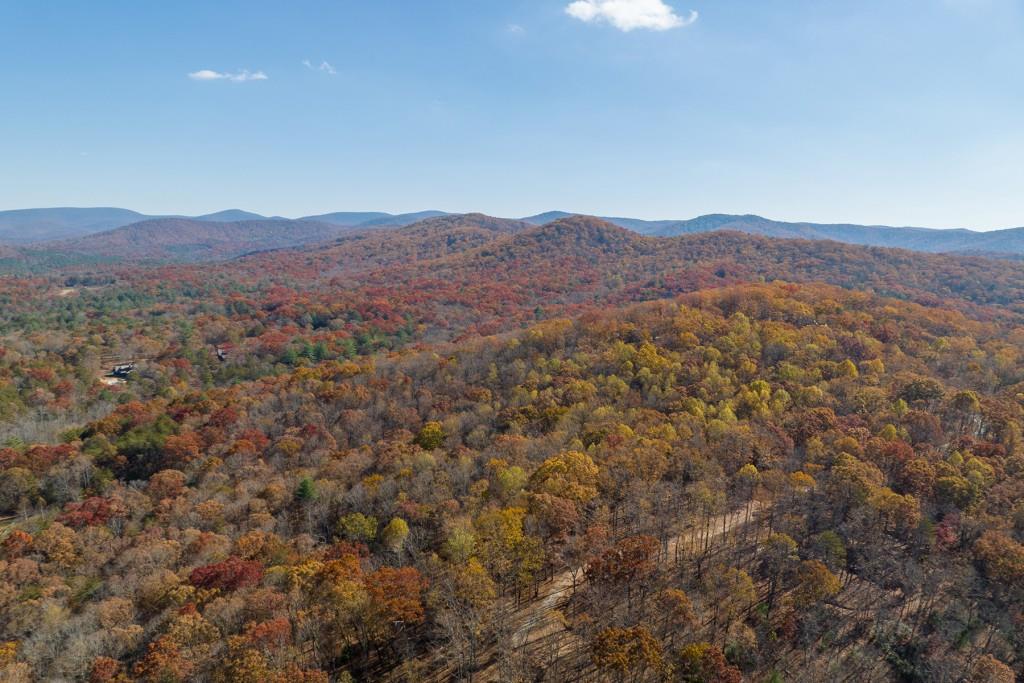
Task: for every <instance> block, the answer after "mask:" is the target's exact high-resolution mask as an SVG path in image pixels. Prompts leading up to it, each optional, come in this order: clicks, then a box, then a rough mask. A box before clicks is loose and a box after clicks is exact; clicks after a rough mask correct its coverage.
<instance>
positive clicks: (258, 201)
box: [0, 0, 1024, 229]
mask: <svg viewBox="0 0 1024 683" xmlns="http://www.w3.org/2000/svg"><path fill="white" fill-rule="evenodd" d="M214 5H215V6H214ZM1022 58H1024V6H1022V5H1021V4H1020V3H1019V2H1015V1H1014V0H926V1H924V2H914V3H911V2H881V1H879V0H868V1H866V2H862V3H856V4H853V3H850V4H846V3H843V4H839V3H820V2H818V3H815V2H811V1H809V0H807V1H804V0H801V1H797V2H792V3H786V6H785V7H782V6H777V5H776V4H769V3H755V2H751V1H749V0H745V1H741V0H692V1H691V0H666V1H664V2H663V1H662V0H629V1H626V2H621V3H618V4H613V3H606V2H603V1H602V0H577V1H576V2H570V1H569V0H519V1H508V2H500V3H477V2H472V1H471V0H454V1H451V2H446V3H412V2H391V3H356V2H329V1H326V0H309V1H306V2H299V3H290V4H289V6H288V7H284V6H282V5H280V4H279V3H274V2H270V1H269V0H263V1H258V2H240V1H238V0H231V1H228V2H222V3H216V4H214V3H200V2H196V1H194V0H186V1H182V2H178V3H173V4H163V5H152V4H151V3H145V4H141V3H140V4H128V5H125V4H116V5H115V4H113V3H91V4H89V5H85V4H82V3H73V2H69V1H68V0H61V1H58V2H53V3H47V4H46V5H41V4H39V3H27V2H21V3H6V4H4V5H3V6H0V59H3V61H4V63H5V64H7V65H8V67H7V68H5V69H0V88H2V90H3V92H4V93H5V105H6V106H5V107H3V109H2V110H0V131H3V134H2V135H0V153H2V156H3V158H4V163H3V164H2V165H0V208H4V209H14V208H27V207H37V206H124V207H127V208H131V209H135V210H137V211H141V212H145V213H150V214H163V213H190V214H202V213H207V212H212V211H217V210H221V209H225V208H228V207H236V206H237V207H239V208H242V209H246V210H250V211H255V212H259V213H263V214H268V215H272V214H279V215H287V216H301V215H309V214H317V213H323V212H329V211H339V210H369V209H374V210H377V209H379V210H384V211H390V212H396V213H397V212H405V211H417V210H422V209H427V208H438V209H443V210H446V211H458V212H462V211H473V210H477V211H483V212H485V213H488V214H493V215H502V216H523V215H529V214H533V213H538V212H541V211H547V210H553V209H564V210H567V211H580V212H586V213H592V214H596V215H614V216H631V217H636V218H645V219H667V218H689V217H693V216H697V215H700V214H705V213H718V212H721V213H738V214H739V213H755V214H759V215H763V216H767V217H770V218H773V219H778V220H801V221H817V222H828V223H836V222H851V223H862V224H887V225H914V226H922V227H968V228H974V229H991V228H1005V227H1013V226H1017V225H1021V224H1024V194H1022V193H1021V192H1020V191H1019V190H1020V188H1021V187H1024V169H1022V167H1021V165H1020V163H1019V159H1020V158H1022V157H1024V131H1022V130H1021V127H1020V124H1019V112H1020V111H1021V108H1022V107H1021V105H1022V104H1024V91H1022V89H1021V87H1020V80H1019V69H1020V65H1021V64H1022V62H1024V60H1022Z"/></svg>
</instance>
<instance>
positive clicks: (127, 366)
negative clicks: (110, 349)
mask: <svg viewBox="0 0 1024 683" xmlns="http://www.w3.org/2000/svg"><path fill="white" fill-rule="evenodd" d="M133 372H135V363H119V364H118V365H115V366H114V367H113V369H111V371H110V372H108V373H107V377H117V378H118V379H125V378H127V377H128V375H130V374H132V373H133Z"/></svg>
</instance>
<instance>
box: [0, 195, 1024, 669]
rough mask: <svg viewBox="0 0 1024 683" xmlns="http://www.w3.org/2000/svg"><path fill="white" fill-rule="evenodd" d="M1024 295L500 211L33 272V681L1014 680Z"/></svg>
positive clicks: (811, 255)
mask: <svg viewBox="0 0 1024 683" xmlns="http://www.w3.org/2000/svg"><path fill="white" fill-rule="evenodd" d="M1022 302H1024V263H1021V262H1018V261H1009V260H995V259H987V258H983V257H968V256H953V255H939V254H924V253H917V252H910V251H903V250H895V249H884V248H875V247H861V246H854V245H843V244H838V243H834V242H826V241H813V242H812V241H805V240H780V239H773V238H767V237H758V236H752V235H745V234H740V233H731V232H720V233H710V234H696V235H685V236H679V237H644V236H640V235H638V234H636V233H632V232H629V231H627V230H624V229H622V228H619V227H616V226H614V225H611V224H608V223H605V222H603V221H600V220H597V219H592V218H585V217H569V218H565V219H561V220H558V221H555V222H553V223H549V224H546V225H542V226H534V225H530V224H528V223H523V222H519V221H508V220H502V219H495V218H490V217H487V216H481V215H474V214H470V215H465V216H442V217H438V218H431V219H428V220H425V221H422V222H419V223H414V224H412V225H409V226H407V227H402V228H396V229H388V230H377V229H366V230H353V231H350V232H346V233H345V234H342V235H340V236H335V237H333V238H332V239H331V240H330V241H328V242H326V243H319V244H316V245H311V246H300V247H296V248H291V249H280V250H272V251H267V252H261V253H255V254H249V255H245V256H241V257H239V258H234V259H231V260H227V261H220V262H215V263H162V264H155V263H145V262H138V261H132V260H130V259H120V260H116V261H113V262H109V263H92V264H89V263H74V264H70V263H65V264H58V263H55V264H51V265H49V266H47V267H41V268H40V269H38V270H36V271H35V272H33V273H31V274H22V275H9V276H6V277H3V278H0V516H2V519H0V577H2V581H0V679H3V680H10V681H50V680H57V681H60V680H69V681H70V680H76V681H91V682H94V683H100V682H110V681H135V680H138V681H153V682H161V683H163V682H177V681H182V682H184V681H251V682H253V683H255V682H258V681H281V682H284V681H308V682H317V683H319V682H326V681H376V680H380V681H395V682H397V681H410V682H411V681H445V680H458V681H514V682H518V681H522V682H524V683H525V682H527V681H550V682H554V681H616V682H618V681H631V682H636V683H639V682H642V681H686V682H694V683H700V682H704V683H718V682H722V683H726V682H728V683H738V682H739V681H756V682H758V683H760V682H768V681H772V682H782V681H826V680H827V681H900V682H902V681H907V682H913V681H948V682H949V683H954V682H960V681H970V682H972V683H975V682H976V683H983V682H988V681H992V682H1000V683H1001V682H1009V681H1014V680H1016V678H1015V677H1016V675H1017V674H1019V673H1021V672H1024V502H1022V501H1024V369H1022V358H1024V304H1022ZM119 365H120V366H129V367H130V369H128V370H126V371H124V372H123V373H120V374H118V373H115V372H113V368H114V367H115V366H119Z"/></svg>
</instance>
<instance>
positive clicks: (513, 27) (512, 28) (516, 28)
mask: <svg viewBox="0 0 1024 683" xmlns="http://www.w3.org/2000/svg"><path fill="white" fill-rule="evenodd" d="M505 30H506V31H507V32H508V33H511V34H512V35H514V36H519V35H522V34H524V33H526V29H525V28H523V27H522V26H520V25H519V24H509V25H508V26H506V27H505Z"/></svg>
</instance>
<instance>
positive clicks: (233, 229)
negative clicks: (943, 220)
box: [0, 207, 1024, 260]
mask: <svg viewBox="0 0 1024 683" xmlns="http://www.w3.org/2000/svg"><path fill="white" fill-rule="evenodd" d="M448 215H458V214H448V213H446V212H444V211H420V212H415V213H405V214H390V213H385V212H381V211H349V212H337V213H326V214H320V215H316V216H305V217H302V218H297V219H287V218H281V217H279V216H275V217H267V216H262V215H260V214H256V213H252V212H248V211H242V210H240V209H228V210H226V211H219V212H217V213H211V214H205V215H202V216H194V217H186V216H147V215H145V214H141V213H138V212H136V211H130V210H128V209H120V208H111V207H104V208H48V209H20V210H14V211H0V245H4V248H3V249H0V257H10V256H11V254H12V253H18V251H17V250H12V249H11V247H16V248H23V249H24V248H27V251H29V252H38V251H39V250H45V251H58V252H63V253H79V252H81V253H89V254H92V253H99V252H101V251H102V249H106V248H108V247H110V248H116V249H118V250H119V251H121V250H123V251H124V252H125V253H124V255H126V256H127V255H129V254H135V253H136V252H142V251H146V252H147V253H148V256H149V257H151V258H171V259H179V258H185V259H189V260H192V259H200V260H203V259H206V258H226V257H230V256H233V255H238V254H241V253H246V252H248V251H253V250H259V249H274V248H282V247H289V246H297V245H300V244H307V243H310V242H312V241H316V240H321V239H322V240H327V239H330V238H332V237H335V236H338V235H341V234H344V233H347V232H352V231H359V230H366V229H373V228H387V227H404V226H407V225H411V224H413V223H418V222H420V221H423V220H426V219H430V218H436V217H440V216H448ZM572 215H575V214H571V213H569V212H565V211H549V212H546V213H541V214H537V215H535V216H528V217H526V218H522V219H519V221H520V222H521V223H527V224H532V225H544V224H547V223H550V222H552V221H555V220H559V219H563V218H566V217H569V216H572ZM601 218H602V220H604V221H607V222H608V223H611V224H613V225H617V226H619V227H622V228H626V229H628V230H632V231H634V232H637V233H640V234H643V235H651V236H659V237H668V236H675V235H686V234H694V233H705V232H714V231H718V230H733V231H738V232H744V233H748V234H753V235H761V236H765V237H778V238H799V239H811V240H834V241H837V242H845V243H848V244H858V245H865V246H881V247H897V248H902V249H911V250H915V251H925V252H934V253H961V254H983V255H1002V256H1011V255H1012V256H1024V228H1009V229H1005V230H992V231H988V232H980V231H974V230H965V229H948V230H943V229H932V228H912V227H890V226H881V225H872V226H865V225H852V224H843V223H840V224H823V223H806V222H800V223H791V222H784V221H775V220H771V219H768V218H763V217H761V216H755V215H743V216H739V215H729V214H710V215H706V216H699V217H697V218H692V219H688V220H660V221H649V220H642V219H637V218H627V217H601ZM213 223H216V224H219V225H220V227H218V228H216V229H214V228H212V227H211V226H210V224H213ZM132 226H138V227H135V228H134V229H133V230H129V231H127V232H125V231H124V229H125V228H129V227H132ZM118 231H120V232H118ZM161 231H165V232H167V233H168V234H164V233H163V232H161ZM108 233H112V234H108ZM130 233H136V234H135V235H134V236H133V235H130ZM116 245H119V246H116ZM149 252H152V253H149Z"/></svg>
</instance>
